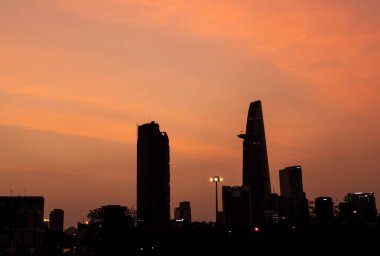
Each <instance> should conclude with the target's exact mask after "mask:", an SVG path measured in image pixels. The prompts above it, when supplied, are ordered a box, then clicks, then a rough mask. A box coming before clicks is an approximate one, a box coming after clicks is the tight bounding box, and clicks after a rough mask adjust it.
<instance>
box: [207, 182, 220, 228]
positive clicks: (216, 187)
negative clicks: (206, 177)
mask: <svg viewBox="0 0 380 256" xmlns="http://www.w3.org/2000/svg"><path fill="white" fill-rule="evenodd" d="M210 181H211V182H214V183H215V223H216V222H217V221H218V183H219V182H222V181H223V178H221V177H219V176H214V177H211V178H210Z"/></svg>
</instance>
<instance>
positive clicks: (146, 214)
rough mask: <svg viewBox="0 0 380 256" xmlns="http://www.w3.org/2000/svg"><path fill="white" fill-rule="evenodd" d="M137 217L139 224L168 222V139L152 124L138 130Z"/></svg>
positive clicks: (156, 125)
mask: <svg viewBox="0 0 380 256" xmlns="http://www.w3.org/2000/svg"><path fill="white" fill-rule="evenodd" d="M137 218H138V221H139V222H140V223H141V222H143V223H160V222H165V221H169V220H170V156H169V138H168V135H167V134H166V133H165V132H161V131H160V127H159V125H158V124H157V123H155V122H151V123H147V124H143V125H140V126H139V127H138V138H137Z"/></svg>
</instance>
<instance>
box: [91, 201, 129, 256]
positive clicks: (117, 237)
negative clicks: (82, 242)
mask: <svg viewBox="0 0 380 256" xmlns="http://www.w3.org/2000/svg"><path fill="white" fill-rule="evenodd" d="M88 219H89V233H88V236H87V238H86V240H87V241H86V242H87V243H86V246H87V247H91V248H93V250H94V251H95V253H97V255H119V254H120V255H121V254H123V253H124V254H125V252H126V251H127V249H128V244H129V241H130V237H131V232H132V229H133V228H134V227H135V225H136V211H135V210H134V209H133V208H129V207H127V206H121V205H105V206H101V207H100V208H96V209H93V210H90V212H89V214H88Z"/></svg>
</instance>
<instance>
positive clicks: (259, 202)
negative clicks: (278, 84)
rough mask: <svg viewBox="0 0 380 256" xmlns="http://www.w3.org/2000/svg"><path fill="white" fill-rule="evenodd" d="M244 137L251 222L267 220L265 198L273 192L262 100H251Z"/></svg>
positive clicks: (244, 169)
mask: <svg viewBox="0 0 380 256" xmlns="http://www.w3.org/2000/svg"><path fill="white" fill-rule="evenodd" d="M238 137H239V138H242V139H243V186H249V187H250V190H251V224H253V225H261V224H262V223H264V222H265V200H266V197H267V195H269V194H270V193H271V190H270V188H271V186H270V176H269V164H268V154H267V146H266V139H265V129H264V118H263V111H262V107H261V101H254V102H251V104H250V106H249V110H248V117H247V127H246V132H245V134H240V135H238Z"/></svg>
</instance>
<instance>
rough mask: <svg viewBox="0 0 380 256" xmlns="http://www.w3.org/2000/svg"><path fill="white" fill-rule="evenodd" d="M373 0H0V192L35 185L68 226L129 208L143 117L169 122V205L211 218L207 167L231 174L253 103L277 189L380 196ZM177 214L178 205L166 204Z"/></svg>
mask: <svg viewBox="0 0 380 256" xmlns="http://www.w3.org/2000/svg"><path fill="white" fill-rule="evenodd" d="M379 27H380V2H379V1H377V0H368V1H354V0H331V1H312V0H309V1H302V0H301V1H299V0H297V1H261V0H257V1H238V2H237V1H222V0H218V1H216V0H215V1H200V0H195V1H171V0H167V1H124V0H82V1H76V0H62V1H42V0H41V1H40V0H36V1H32V0H30V1H1V2H0V35H1V36H0V56H1V57H0V116H1V118H0V141H1V147H0V172H1V179H0V194H2V195H9V194H10V191H11V190H12V191H13V193H14V194H20V195H23V194H24V193H25V187H26V191H27V194H29V195H43V196H44V197H45V212H46V213H45V215H47V214H48V212H49V211H50V210H52V209H53V208H63V209H64V210H65V216H66V222H65V226H69V225H75V224H76V221H80V220H82V218H83V217H84V216H86V215H87V213H88V210H90V209H93V208H96V207H99V206H101V205H104V204H123V205H128V206H135V198H136V141H137V138H136V134H137V129H136V126H137V124H142V123H145V122H148V121H150V120H154V121H156V122H158V123H159V124H160V127H161V130H162V131H166V132H167V133H168V135H169V139H170V146H171V199H172V200H171V206H172V207H175V206H176V205H178V202H179V201H183V200H190V201H191V204H192V211H193V219H195V220H207V221H208V220H213V218H214V207H215V206H214V203H213V202H214V201H213V198H214V187H213V186H212V184H209V182H208V178H209V176H211V175H216V174H217V175H221V176H223V177H224V178H225V181H224V184H225V185H239V184H241V179H242V178H241V176H242V170H241V169H242V147H241V141H240V140H239V139H238V138H237V137H236V135H237V134H239V133H240V131H241V130H243V129H244V128H245V122H246V115H247V111H248V106H249V103H250V102H251V101H253V100H257V99H261V100H262V103H263V111H264V120H265V128H266V135H267V146H268V150H269V152H268V156H269V165H270V171H271V181H272V187H273V188H274V191H275V192H279V185H278V183H279V182H278V170H279V169H281V168H283V167H286V166H289V165H296V164H299V165H302V166H303V178H304V190H305V192H306V194H307V196H308V198H309V199H311V200H312V199H314V198H315V197H316V196H322V195H328V196H332V197H333V198H334V199H335V200H339V201H340V200H342V199H343V196H344V194H345V193H347V192H354V191H374V192H375V195H377V197H380V194H379V193H380V173H379V170H380V169H379V168H380V160H379V159H380V158H379V157H378V155H379V153H380V134H379V131H380V119H379V113H380V101H379V100H378V99H377V97H378V95H380V87H379V85H380V75H379V66H380V29H379ZM172 215H173V213H172Z"/></svg>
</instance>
